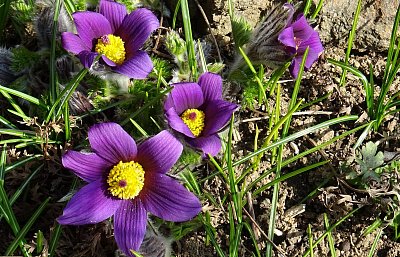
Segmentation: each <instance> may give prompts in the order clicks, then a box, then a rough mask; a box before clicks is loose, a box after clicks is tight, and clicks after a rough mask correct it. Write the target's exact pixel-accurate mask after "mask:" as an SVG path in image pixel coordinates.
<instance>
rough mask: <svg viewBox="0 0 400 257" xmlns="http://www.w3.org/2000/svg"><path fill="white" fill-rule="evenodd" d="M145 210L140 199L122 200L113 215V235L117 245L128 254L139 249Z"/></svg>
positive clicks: (145, 222) (144, 227)
mask: <svg viewBox="0 0 400 257" xmlns="http://www.w3.org/2000/svg"><path fill="white" fill-rule="evenodd" d="M146 225H147V212H146V210H145V208H144V207H143V204H142V202H141V201H140V199H134V200H132V201H130V200H129V201H122V204H121V206H120V207H119V208H118V209H117V211H116V212H115V216H114V236H115V241H117V245H118V247H119V248H120V249H121V250H122V251H123V252H124V253H125V254H126V255H128V256H132V253H131V251H130V250H134V251H137V250H139V247H140V245H141V244H142V241H143V238H144V235H145V234H146Z"/></svg>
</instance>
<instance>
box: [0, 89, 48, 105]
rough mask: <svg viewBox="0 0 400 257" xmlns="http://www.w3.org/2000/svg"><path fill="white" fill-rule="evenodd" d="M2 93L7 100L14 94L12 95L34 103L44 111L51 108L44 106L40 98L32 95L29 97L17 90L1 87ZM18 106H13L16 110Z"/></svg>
mask: <svg viewBox="0 0 400 257" xmlns="http://www.w3.org/2000/svg"><path fill="white" fill-rule="evenodd" d="M0 92H1V93H2V94H3V96H4V97H6V98H7V100H8V99H9V98H8V96H9V94H12V95H15V96H18V97H20V98H22V99H24V100H26V101H28V102H30V103H33V104H34V105H37V106H39V107H41V108H42V109H44V110H48V109H49V107H48V106H47V105H46V104H44V103H43V102H42V101H41V100H39V99H38V98H36V97H33V96H31V95H28V94H25V93H22V92H20V91H18V90H15V89H12V88H8V87H4V86H1V85H0ZM7 95H8V96H7ZM14 102H15V101H14ZM16 106H18V105H16ZM16 106H13V107H14V108H15V107H16ZM17 108H19V109H20V110H21V111H22V109H21V108H20V107H19V106H18V107H17Z"/></svg>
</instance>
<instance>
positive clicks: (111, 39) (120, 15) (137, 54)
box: [61, 0, 159, 79]
mask: <svg viewBox="0 0 400 257" xmlns="http://www.w3.org/2000/svg"><path fill="white" fill-rule="evenodd" d="M72 16H73V18H74V22H75V25H76V30H77V32H78V34H77V35H75V34H73V33H71V32H64V33H62V35H61V39H62V45H63V47H64V48H65V49H66V50H67V51H69V52H71V53H73V54H76V55H78V57H79V59H80V60H81V62H82V64H83V65H84V66H85V67H86V68H90V66H91V65H92V63H93V60H94V59H95V58H96V56H97V55H99V54H101V60H102V62H103V63H104V64H105V65H107V66H109V67H110V68H111V70H113V71H115V72H117V73H120V74H123V75H126V76H128V77H130V78H134V79H144V78H146V77H147V75H148V74H149V73H150V71H151V70H152V69H153V63H152V62H151V59H150V57H149V56H148V54H147V53H146V52H144V51H142V50H140V48H141V47H142V45H143V43H144V42H145V41H146V40H147V38H148V37H149V36H150V34H151V33H152V32H153V31H154V30H155V29H157V28H158V26H159V22H158V19H157V17H156V16H155V15H154V14H153V13H152V12H151V11H150V10H147V9H145V8H138V9H136V10H135V11H133V12H131V13H130V14H127V10H126V7H125V6H124V5H122V4H119V3H116V2H113V1H109V0H100V7H99V13H96V12H90V11H84V12H76V13H74V14H72Z"/></svg>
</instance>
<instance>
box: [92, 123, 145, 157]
mask: <svg viewBox="0 0 400 257" xmlns="http://www.w3.org/2000/svg"><path fill="white" fill-rule="evenodd" d="M89 142H90V146H91V147H92V149H93V150H94V151H95V152H96V153H97V154H98V155H99V156H100V157H102V158H104V159H106V160H107V161H109V162H111V163H113V164H116V163H118V162H119V161H123V162H129V161H132V160H134V159H135V157H136V154H137V148H136V143H135V141H134V140H133V138H132V137H131V136H130V135H129V134H128V133H126V131H125V130H124V129H123V128H122V127H121V126H120V125H118V124H117V123H113V122H107V123H100V124H96V125H94V126H92V127H91V128H90V129H89Z"/></svg>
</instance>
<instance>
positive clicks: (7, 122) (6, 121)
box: [0, 116, 17, 129]
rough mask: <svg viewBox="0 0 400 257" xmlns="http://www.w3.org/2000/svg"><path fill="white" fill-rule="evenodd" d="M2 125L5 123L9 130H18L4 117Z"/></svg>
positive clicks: (1, 121) (0, 119)
mask: <svg viewBox="0 0 400 257" xmlns="http://www.w3.org/2000/svg"><path fill="white" fill-rule="evenodd" d="M0 123H3V125H4V126H6V127H7V128H9V129H17V127H16V126H15V125H14V124H12V123H11V122H10V121H9V120H7V119H6V118H4V117H3V116H0Z"/></svg>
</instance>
